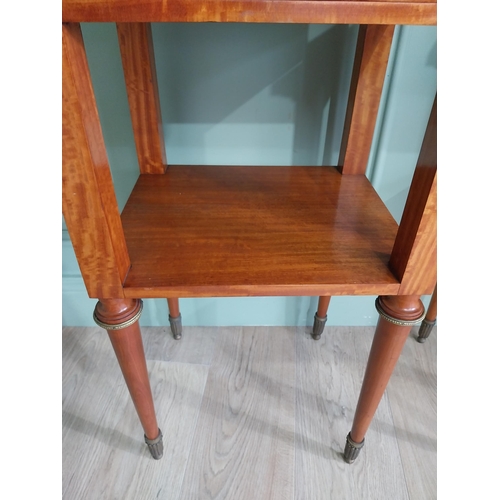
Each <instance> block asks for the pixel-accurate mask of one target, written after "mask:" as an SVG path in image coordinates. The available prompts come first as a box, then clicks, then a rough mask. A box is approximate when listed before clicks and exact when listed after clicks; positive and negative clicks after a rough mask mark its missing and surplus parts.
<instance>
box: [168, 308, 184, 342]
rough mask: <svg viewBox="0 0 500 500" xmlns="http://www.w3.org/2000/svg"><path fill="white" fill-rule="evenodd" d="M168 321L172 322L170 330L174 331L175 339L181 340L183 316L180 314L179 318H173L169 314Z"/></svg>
mask: <svg viewBox="0 0 500 500" xmlns="http://www.w3.org/2000/svg"><path fill="white" fill-rule="evenodd" d="M168 321H169V322H170V330H172V334H173V336H174V339H175V340H179V339H180V338H181V337H182V316H181V315H180V314H179V316H177V318H172V316H170V314H169V315H168Z"/></svg>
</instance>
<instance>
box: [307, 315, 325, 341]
mask: <svg viewBox="0 0 500 500" xmlns="http://www.w3.org/2000/svg"><path fill="white" fill-rule="evenodd" d="M327 319H328V316H325V317H324V318H320V317H319V316H318V313H315V314H314V324H313V330H312V333H311V337H312V338H313V339H314V340H319V339H320V338H321V334H322V333H323V330H324V329H325V324H326V320H327Z"/></svg>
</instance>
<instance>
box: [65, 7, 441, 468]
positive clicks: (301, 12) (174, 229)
mask: <svg viewBox="0 0 500 500" xmlns="http://www.w3.org/2000/svg"><path fill="white" fill-rule="evenodd" d="M81 22H116V23H117V30H118V37H119V43H120V50H121V55H122V61H123V68H124V74H125V81H126V85H127V93H128V99H129V105H130V111H131V117H132V124H133V129H134V136H135V143H136V149H137V154H138V159H139V166H140V171H141V173H140V176H139V179H138V181H137V184H136V185H135V187H134V189H133V191H132V194H131V195H130V197H129V200H128V202H127V204H126V206H125V208H124V210H123V212H122V214H121V215H120V213H119V211H118V206H117V203H116V197H115V193H114V188H113V183H112V178H111V174H110V170H109V165H108V160H107V156H106V150H105V146H104V141H103V137H102V132H101V127H100V123H99V117H98V113H97V107H96V104H95V98H94V93H93V89H92V83H91V78H90V74H89V69H88V65H87V59H86V54H85V48H84V44H83V39H82V35H81V31H80V25H79V23H81ZM151 22H263V23H321V24H359V25H360V28H359V35H358V42H357V48H356V55H355V60H354V68H353V74H352V81H351V90H350V95H349V102H348V107H347V114H346V119H345V126H344V133H343V140H342V147H341V153H340V160H339V164H338V165H336V166H331V167H316V168H311V167H307V166H287V167H241V166H231V167H220V166H218V167H216V166H196V165H192V166H171V165H167V160H166V154H165V148H164V142H163V133H162V120H161V114H160V106H159V100H158V89H157V83H156V70H155V64H154V54H153V44H152V37H151V27H150V24H149V23H151ZM396 24H427V25H433V24H436V3H435V1H432V0H430V1H427V0H420V1H415V0H406V1H405V0H403V1H402V2H394V1H391V0H381V1H377V0H375V1H363V0H349V1H346V0H344V1H340V0H323V1H319V0H169V1H168V2H163V1H161V0H147V1H146V0H125V1H124V0H63V212H64V217H65V220H66V223H67V227H68V232H69V234H70V237H71V241H72V244H73V247H74V249H75V254H76V256H77V259H78V263H79V266H80V269H81V272H82V276H83V278H84V281H85V286H86V288H87V292H88V295H89V297H91V298H97V299H99V301H98V303H97V306H96V308H95V312H94V319H95V321H96V322H97V323H98V324H99V325H100V326H102V327H103V328H105V329H106V330H107V331H108V334H109V337H110V339H111V343H112V345H113V348H114V350H115V353H116V356H117V359H118V362H119V364H120V367H121V369H122V372H123V375H124V378H125V380H126V383H127V386H128V388H129V391H130V394H131V397H132V400H133V402H134V404H135V407H136V409H137V413H138V416H139V419H140V421H141V423H142V426H143V428H144V433H145V440H146V443H147V445H148V446H149V449H150V451H151V454H152V456H153V457H154V458H155V459H159V458H161V456H162V453H163V444H162V433H161V431H160V430H159V427H158V423H157V420H156V415H155V409H154V403H153V399H152V395H151V389H150V385H149V380H148V374H147V369H146V361H145V357H144V350H143V345H142V339H141V333H140V329H139V323H138V321H137V320H138V319H139V316H140V314H141V310H142V300H141V299H144V298H158V297H163V298H167V300H168V304H169V310H170V322H171V327H172V331H173V334H174V336H175V337H176V338H180V337H181V330H182V325H181V316H180V309H179V302H178V301H179V298H180V297H233V296H263V295H267V296H272V295H279V296H284V295H298V296H303V295H317V296H319V297H320V300H319V305H318V311H317V313H316V316H315V322H314V327H313V337H314V338H319V336H320V335H321V333H322V331H323V328H324V325H325V322H326V318H327V309H328V304H329V301H330V297H331V296H333V295H378V298H377V300H376V308H377V310H378V312H379V313H380V319H379V322H378V324H377V328H376V332H375V336H374V340H373V345H372V348H371V353H370V357H369V360H368V364H367V367H366V373H365V378H364V382H363V385H362V388H361V393H360V396H359V401H358V406H357V409H356V413H355V416H354V421H353V425H352V428H351V431H350V432H349V434H348V435H347V439H346V446H345V452H344V457H345V460H346V461H347V462H348V463H352V462H353V461H354V460H355V458H356V457H357V456H358V454H359V452H360V449H361V448H362V446H363V444H364V437H365V434H366V431H367V429H368V427H369V425H370V422H371V420H372V418H373V415H374V413H375V410H376V408H377V406H378V404H379V402H380V399H381V397H382V395H383V392H384V390H385V388H386V385H387V383H388V381H389V378H390V376H391V374H392V371H393V368H394V366H395V364H396V362H397V359H398V357H399V355H400V353H401V350H402V348H403V345H404V343H405V340H406V338H407V336H408V334H409V332H410V329H411V327H412V326H413V325H415V324H417V323H419V322H420V321H421V320H422V318H423V315H424V307H423V305H422V303H421V301H420V296H421V295H423V294H430V293H432V291H433V288H434V284H435V283H436V112H437V103H436V102H435V103H434V106H433V109H432V113H431V116H430V119H429V125H428V127H427V131H426V135H425V138H424V141H423V144H422V149H421V154H420V157H419V159H418V163H417V168H416V170H415V174H414V178H413V181H412V185H411V187H410V192H409V195H408V199H407V202H406V206H405V210H404V213H403V216H402V219H401V223H400V225H399V227H398V225H397V224H396V223H395V221H394V219H393V218H392V216H391V215H390V213H389V212H388V210H387V208H386V207H385V206H384V204H383V203H382V202H381V200H380V198H379V197H378V195H377V194H376V192H375V191H374V189H373V187H372V186H371V184H370V183H369V181H368V180H367V178H366V177H365V175H364V174H365V169H366V165H367V161H368V156H369V153H370V147H371V143H372V137H373V131H374V127H375V122H376V118H377V112H378V107H379V102H380V96H381V91H382V86H383V82H384V77H385V72H386V65H387V60H388V57H389V51H390V48H391V42H392V36H393V32H394V26H395V25H396Z"/></svg>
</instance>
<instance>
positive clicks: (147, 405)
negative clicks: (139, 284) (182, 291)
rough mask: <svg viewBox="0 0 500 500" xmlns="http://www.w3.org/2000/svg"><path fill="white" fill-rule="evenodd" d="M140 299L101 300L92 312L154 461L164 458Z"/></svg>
mask: <svg viewBox="0 0 500 500" xmlns="http://www.w3.org/2000/svg"><path fill="white" fill-rule="evenodd" d="M141 312H142V300H138V299H101V300H99V302H98V303H97V305H96V308H95V311H94V320H95V321H96V323H97V324H98V325H99V326H101V327H102V328H104V329H105V330H107V332H108V335H109V338H110V340H111V344H112V346H113V349H114V351H115V354H116V358H117V360H118V364H119V365H120V368H121V370H122V373H123V377H124V379H125V382H126V384H127V387H128V390H129V392H130V396H131V397H132V401H133V403H134V406H135V409H136V411H137V415H138V416H139V420H140V422H141V424H142V427H143V429H144V438H145V441H146V444H147V445H148V447H149V451H150V452H151V455H152V456H153V458H154V459H156V460H158V459H160V458H161V457H162V455H163V440H162V438H163V436H162V433H161V431H160V429H159V428H158V423H157V421H156V414H155V408H154V403H153V396H152V393H151V386H150V384H149V376H148V370H147V366H146V358H145V356H144V347H143V344H142V337H141V330H140V327H139V323H138V321H137V320H138V319H139V316H140V315H141Z"/></svg>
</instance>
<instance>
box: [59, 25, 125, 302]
mask: <svg viewBox="0 0 500 500" xmlns="http://www.w3.org/2000/svg"><path fill="white" fill-rule="evenodd" d="M62 33H63V43H62V49H63V58H62V59H63V61H62V62H63V68H62V69H63V89H62V90H63V92H62V93H63V117H62V119H63V120H62V121H63V124H62V125H63V126H62V129H63V130H62V131H63V142H62V143H63V151H62V158H63V163H62V187H63V193H62V194H63V196H62V205H63V214H64V219H65V221H66V225H67V228H68V232H69V235H70V237H71V243H72V244H73V248H74V250H75V254H76V257H77V259H78V264H79V266H80V270H81V273H82V277H83V280H84V282H85V286H86V288H87V292H88V294H89V296H90V297H94V298H99V297H101V298H119V297H123V291H122V283H123V280H124V279H125V275H126V273H127V271H128V269H129V266H130V260H129V257H128V252H127V247H126V243H125V238H124V235H123V229H122V226H121V221H120V214H119V212H118V205H117V203H116V196H115V192H114V188H113V180H112V178H111V172H110V170H109V164H108V158H107V155H106V147H105V145H104V139H103V137H102V131H101V125H100V123H99V116H98V113H97V106H96V103H95V98H94V93H93V90H92V84H91V79H90V73H89V68H88V65H87V58H86V55H85V48H84V45H83V39H82V34H81V31H80V26H79V25H78V24H66V25H63V27H62Z"/></svg>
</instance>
